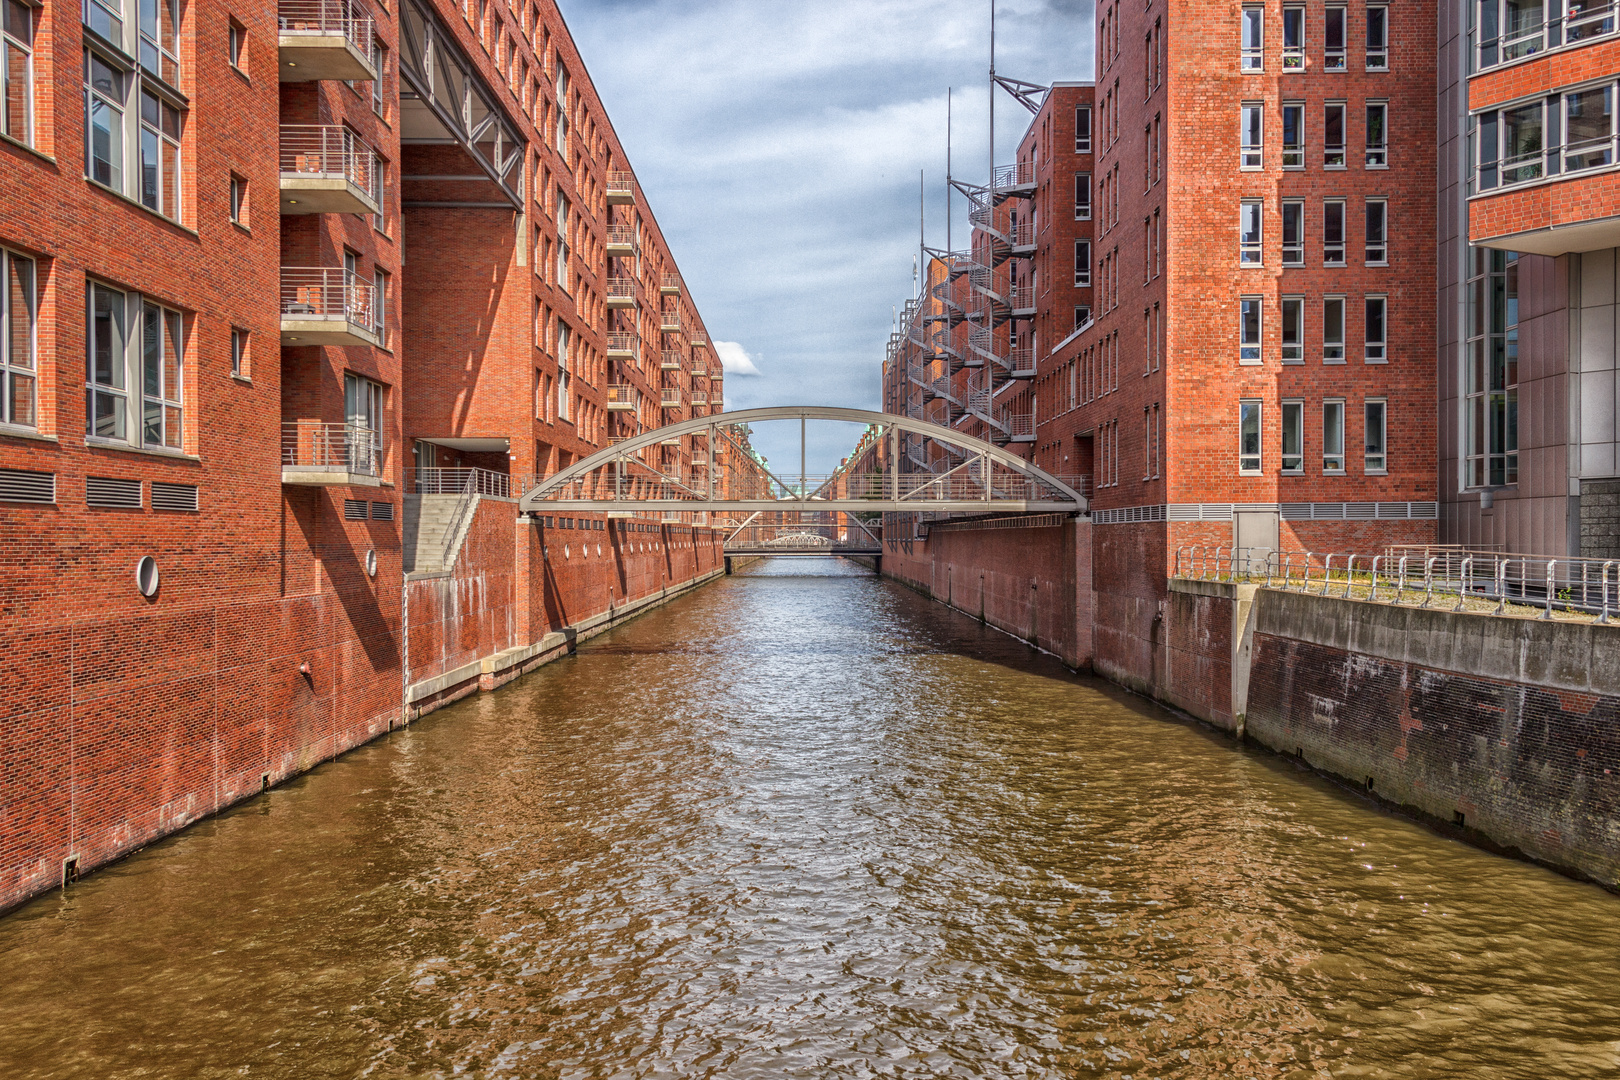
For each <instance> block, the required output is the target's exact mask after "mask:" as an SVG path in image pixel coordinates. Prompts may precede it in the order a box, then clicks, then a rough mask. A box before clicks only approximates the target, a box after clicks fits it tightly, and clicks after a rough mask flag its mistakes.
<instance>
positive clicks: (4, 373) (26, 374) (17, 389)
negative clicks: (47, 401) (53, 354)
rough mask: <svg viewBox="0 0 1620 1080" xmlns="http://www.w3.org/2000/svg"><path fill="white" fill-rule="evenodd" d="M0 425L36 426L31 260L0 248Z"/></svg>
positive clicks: (36, 340)
mask: <svg viewBox="0 0 1620 1080" xmlns="http://www.w3.org/2000/svg"><path fill="white" fill-rule="evenodd" d="M0 261H3V263H4V266H3V267H0V274H3V275H4V279H5V292H4V293H3V294H0V423H6V424H14V425H16V426H17V427H26V428H32V427H38V426H39V404H38V402H39V380H38V376H39V359H38V354H39V326H38V323H39V299H38V295H37V292H36V290H37V289H38V280H37V278H36V276H35V271H36V267H35V265H34V260H33V259H30V258H28V257H27V256H24V255H18V254H16V253H14V252H10V251H5V250H3V249H0Z"/></svg>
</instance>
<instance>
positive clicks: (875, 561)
mask: <svg viewBox="0 0 1620 1080" xmlns="http://www.w3.org/2000/svg"><path fill="white" fill-rule="evenodd" d="M872 573H874V574H876V575H877V576H878V577H882V576H883V556H882V555H874V556H872Z"/></svg>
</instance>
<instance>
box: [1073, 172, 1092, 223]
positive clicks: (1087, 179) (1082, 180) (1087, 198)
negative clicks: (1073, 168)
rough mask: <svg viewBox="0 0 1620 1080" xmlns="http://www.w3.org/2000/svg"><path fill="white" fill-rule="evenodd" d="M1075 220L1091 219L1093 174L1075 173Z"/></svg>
mask: <svg viewBox="0 0 1620 1080" xmlns="http://www.w3.org/2000/svg"><path fill="white" fill-rule="evenodd" d="M1074 220H1076V221H1090V220H1091V174H1090V173H1083V172H1080V173H1075V174H1074Z"/></svg>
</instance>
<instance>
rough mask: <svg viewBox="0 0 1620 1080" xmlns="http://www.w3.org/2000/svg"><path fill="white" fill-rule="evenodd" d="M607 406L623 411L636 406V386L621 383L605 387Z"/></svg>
mask: <svg viewBox="0 0 1620 1080" xmlns="http://www.w3.org/2000/svg"><path fill="white" fill-rule="evenodd" d="M607 407H608V408H609V409H610V410H619V411H623V410H625V409H633V408H635V407H636V388H635V387H633V386H627V385H624V384H622V383H619V384H615V385H613V386H609V387H608V388H607Z"/></svg>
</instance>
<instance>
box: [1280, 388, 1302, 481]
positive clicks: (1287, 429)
mask: <svg viewBox="0 0 1620 1080" xmlns="http://www.w3.org/2000/svg"><path fill="white" fill-rule="evenodd" d="M1282 471H1283V472H1285V473H1302V472H1304V471H1305V403H1304V402H1303V401H1298V400H1295V401H1284V402H1283V403H1282Z"/></svg>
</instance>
